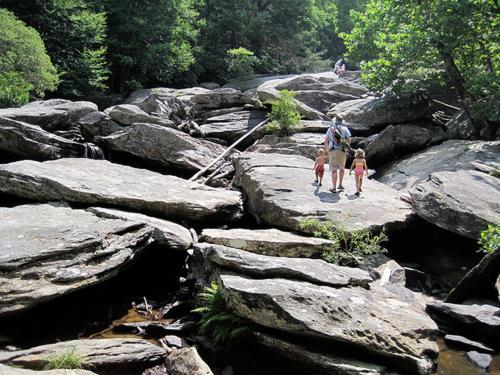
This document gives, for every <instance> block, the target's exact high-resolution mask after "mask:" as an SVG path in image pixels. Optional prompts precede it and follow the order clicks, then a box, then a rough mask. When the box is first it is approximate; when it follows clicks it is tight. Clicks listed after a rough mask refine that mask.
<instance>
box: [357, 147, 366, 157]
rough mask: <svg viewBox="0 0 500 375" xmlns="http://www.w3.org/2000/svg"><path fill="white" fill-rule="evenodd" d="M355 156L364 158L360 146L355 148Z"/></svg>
mask: <svg viewBox="0 0 500 375" xmlns="http://www.w3.org/2000/svg"><path fill="white" fill-rule="evenodd" d="M355 157H356V159H364V158H365V152H364V151H363V150H362V149H361V148H358V149H357V150H356V154H355Z"/></svg>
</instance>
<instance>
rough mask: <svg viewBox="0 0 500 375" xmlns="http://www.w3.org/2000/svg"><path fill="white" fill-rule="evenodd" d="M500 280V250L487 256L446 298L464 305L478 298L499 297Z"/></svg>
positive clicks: (447, 300)
mask: <svg viewBox="0 0 500 375" xmlns="http://www.w3.org/2000/svg"><path fill="white" fill-rule="evenodd" d="M499 278H500V249H497V251H495V252H493V253H491V254H486V255H485V256H484V257H483V258H482V259H481V261H480V262H479V264H477V265H476V266H475V267H473V268H472V269H471V270H470V271H469V272H467V274H466V275H465V276H464V277H463V278H462V279H461V280H460V281H459V282H458V284H457V285H456V286H455V288H453V290H452V291H451V292H450V293H449V294H448V296H447V297H446V300H445V301H446V302H449V303H462V302H464V301H465V300H467V299H471V298H477V297H478V296H484V295H485V294H486V295H487V296H488V297H489V296H494V295H495V294H496V295H497V296H496V297H498V295H499V294H498V291H497V290H495V285H496V284H497V283H498V280H499Z"/></svg>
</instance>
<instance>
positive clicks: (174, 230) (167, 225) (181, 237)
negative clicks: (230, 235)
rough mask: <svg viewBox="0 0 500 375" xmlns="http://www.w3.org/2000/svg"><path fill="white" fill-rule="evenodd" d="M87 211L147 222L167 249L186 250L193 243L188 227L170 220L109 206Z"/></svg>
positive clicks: (109, 217) (99, 214)
mask: <svg viewBox="0 0 500 375" xmlns="http://www.w3.org/2000/svg"><path fill="white" fill-rule="evenodd" d="M87 211H89V212H92V213H93V214H95V215H96V216H99V217H102V218H107V219H121V220H126V221H132V222H136V223H144V224H147V225H149V226H150V227H152V228H153V229H154V232H153V238H154V240H155V241H156V242H157V243H158V244H160V245H164V246H165V247H166V248H168V249H173V250H187V249H189V248H190V247H191V246H192V245H193V236H192V235H191V232H190V231H189V229H187V228H185V227H183V226H182V225H179V224H176V223H173V222H171V221H167V220H163V219H158V218H156V217H152V216H146V215H142V214H138V213H135V212H128V211H122V210H114V209H111V208H102V207H91V208H89V209H87Z"/></svg>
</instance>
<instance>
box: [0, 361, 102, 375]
mask: <svg viewBox="0 0 500 375" xmlns="http://www.w3.org/2000/svg"><path fill="white" fill-rule="evenodd" d="M0 374H2V375H97V374H96V373H95V372H91V371H87V370H45V371H36V370H26V369H23V368H19V367H10V366H5V365H2V364H0Z"/></svg>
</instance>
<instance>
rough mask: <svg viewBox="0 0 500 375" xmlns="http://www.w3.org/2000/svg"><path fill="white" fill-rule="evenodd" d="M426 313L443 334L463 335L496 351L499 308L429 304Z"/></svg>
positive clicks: (498, 333)
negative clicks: (490, 346)
mask: <svg viewBox="0 0 500 375" xmlns="http://www.w3.org/2000/svg"><path fill="white" fill-rule="evenodd" d="M427 312H428V313H429V314H430V315H431V316H432V318H433V319H434V320H435V321H436V323H437V324H438V325H439V327H440V328H441V329H442V330H444V331H445V332H449V333H453V334H458V335H464V336H466V337H469V338H471V339H476V340H478V341H481V342H483V343H485V344H489V345H492V346H493V348H495V349H498V347H499V344H500V308H498V307H494V306H491V305H475V304H474V305H459V304H454V303H444V302H431V303H428V304H427Z"/></svg>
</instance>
